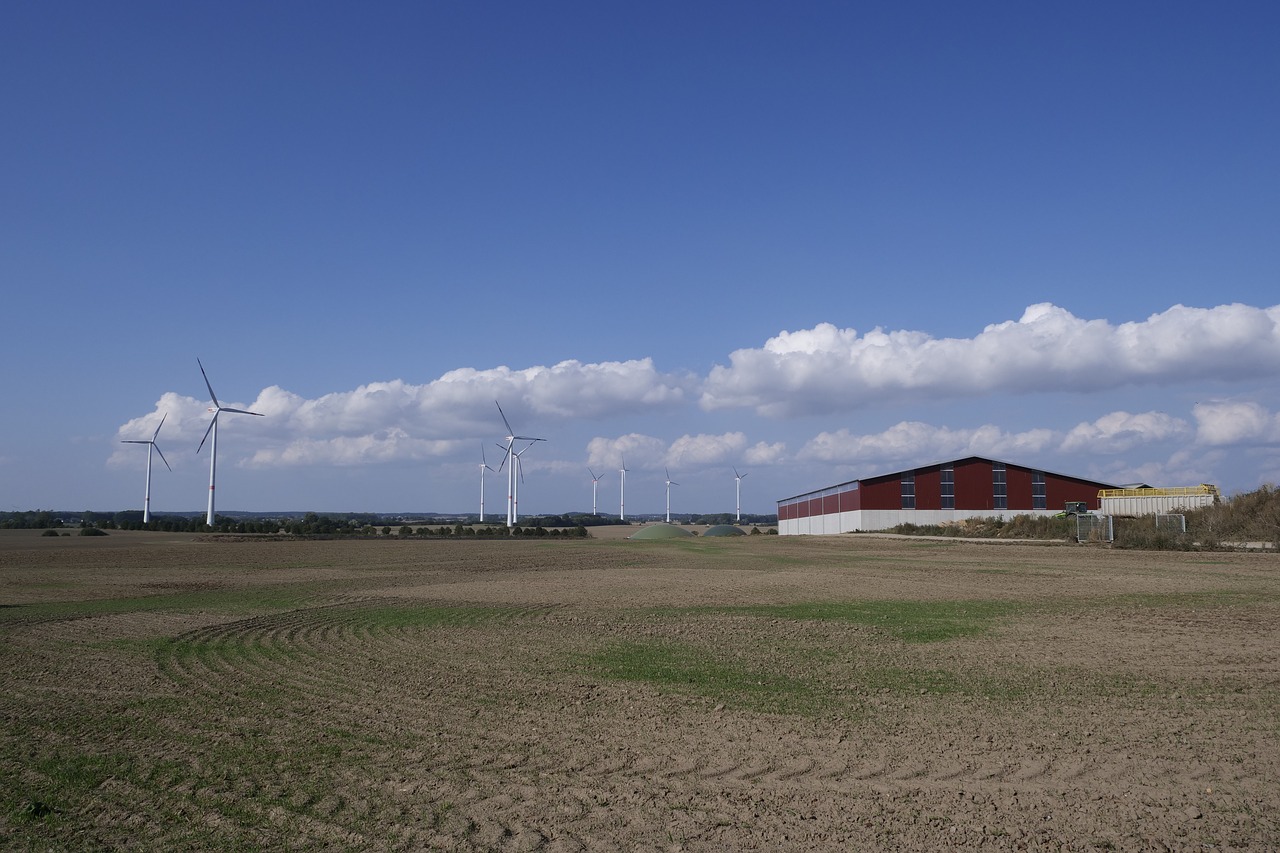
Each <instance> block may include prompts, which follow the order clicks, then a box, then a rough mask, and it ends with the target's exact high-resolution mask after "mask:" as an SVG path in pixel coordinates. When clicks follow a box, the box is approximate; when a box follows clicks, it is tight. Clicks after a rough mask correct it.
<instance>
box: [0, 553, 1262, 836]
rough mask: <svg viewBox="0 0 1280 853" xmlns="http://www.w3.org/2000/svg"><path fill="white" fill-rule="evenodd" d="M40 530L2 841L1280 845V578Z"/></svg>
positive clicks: (4, 598) (7, 661)
mask: <svg viewBox="0 0 1280 853" xmlns="http://www.w3.org/2000/svg"><path fill="white" fill-rule="evenodd" d="M37 533H38V532H36V531H0V663H2V664H3V666H2V668H0V719H2V720H3V727H2V729H0V798H2V801H0V807H2V809H3V812H2V813H0V847H3V848H5V849H67V850H71V849H76V850H83V849H114V848H131V849H178V848H197V849H229V848H240V849H282V848H289V849H359V850H424V849H427V850H429V849H439V850H502V851H508V850H510V851H515V850H542V851H577V850H590V851H595V850H626V851H649V850H654V851H657V850H664V851H665V850H686V851H718V850H768V851H801V850H805V851H808V850H874V849H893V850H969V849H974V850H977V849H982V850H1276V849H1280V737H1278V735H1280V713H1278V712H1280V641H1278V640H1277V638H1276V629H1277V626H1278V625H1280V618H1278V617H1280V558H1278V557H1277V556H1276V555H1274V554H1236V553H1220V554H1219V553H1214V554H1203V553H1200V554H1197V553H1136V552H1124V551H1113V550H1105V549H1098V548H1089V547H1081V546H1037V545H994V544H981V543H966V542H935V541H917V540H900V539H889V538H880V537H867V536H857V535H846V536H840V537H773V536H750V537H737V538H731V539H728V538H722V539H690V540H677V541H659V542H630V541H626V540H623V539H619V538H616V537H615V538H605V537H604V536H601V537H600V538H596V539H592V540H586V541H571V540H565V541H560V540H528V541H466V540H462V541H448V540H444V541H435V540H425V541H416V540H415V541H389V540H377V541H343V540H332V541H302V542H280V541H253V540H244V539H240V540H231V539H217V538H203V539H202V538H200V537H192V536H187V535H179V534H173V535H165V534H145V533H113V534H112V535H111V536H108V537H102V538H87V537H86V538H78V537H69V538H67V537H61V538H41V537H39V536H38V535H36V534H37ZM824 608H825V609H824ZM935 623H936V625H938V626H941V633H939V634H935V635H924V634H918V633H915V631H916V629H917V628H921V627H927V626H928V625H934V624H935Z"/></svg>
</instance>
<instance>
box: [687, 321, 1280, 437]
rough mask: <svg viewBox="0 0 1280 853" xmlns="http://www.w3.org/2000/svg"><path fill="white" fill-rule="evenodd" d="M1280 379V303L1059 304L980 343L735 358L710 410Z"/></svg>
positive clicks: (834, 406)
mask: <svg viewBox="0 0 1280 853" xmlns="http://www.w3.org/2000/svg"><path fill="white" fill-rule="evenodd" d="M1277 374H1280V306H1275V307H1272V308H1265V309H1264V308H1254V307H1251V306H1247V305H1238V304H1235V305H1221V306H1218V307H1216V308H1188V307H1185V306H1182V305H1175V306H1174V307H1172V308H1170V309H1169V310H1167V311H1165V312H1163V313H1161V314H1155V315H1152V316H1151V317H1149V318H1148V319H1147V320H1145V321H1143V322H1140V323H1122V324H1120V325H1118V326H1113V325H1112V324H1111V323H1109V322H1107V321H1105V320H1082V319H1080V318H1077V317H1075V316H1074V315H1072V314H1071V313H1070V312H1068V311H1066V310H1065V309H1062V308H1059V307H1057V306H1055V305H1052V304H1049V303H1041V304H1037V305H1032V306H1030V307H1028V308H1027V309H1026V311H1025V312H1023V315H1022V317H1021V318H1020V319H1018V320H1017V321H1007V322H1003V323H997V324H993V325H990V326H987V327H986V328H985V329H984V330H983V331H982V332H981V333H980V334H978V335H977V336H976V337H973V338H934V337H932V336H930V335H928V334H927V333H924V332H918V331H893V332H886V331H884V330H882V329H880V328H878V327H877V328H875V329H873V330H871V331H870V332H868V333H866V334H865V335H859V334H858V332H857V330H855V329H840V328H837V327H835V326H833V325H831V324H829V323H822V324H819V325H817V326H815V327H814V328H812V329H807V330H802V331H797V332H782V333H780V334H778V335H777V336H776V337H773V338H770V339H769V340H768V341H766V342H765V344H764V346H763V347H760V348H758V349H740V350H736V351H735V352H733V353H731V354H730V356H729V365H728V366H727V367H726V366H723V365H717V366H716V367H714V368H713V369H712V371H711V373H710V375H709V376H708V377H707V380H706V382H705V383H704V386H703V392H702V396H701V401H700V402H701V405H702V407H703V408H705V409H708V410H710V409H721V408H730V407H753V408H755V409H756V411H757V412H759V413H760V414H763V415H768V416H794V415H803V414H814V413H831V412H839V411H849V410H852V409H855V408H859V407H862V406H868V405H871V404H873V403H883V402H884V401H885V399H886V398H887V397H893V396H901V395H908V394H925V393H927V394H929V395H931V396H933V397H954V396H960V395H972V394H988V393H997V392H1005V393H1028V392H1033V391H1090V390H1098V389H1103V388H1117V387H1121V386H1124V385H1130V384H1162V383H1170V382H1181V381H1185V380H1188V379H1200V380H1204V379H1209V380H1218V381H1224V382H1225V381H1233V380H1238V379H1242V378H1256V377H1260V376H1274V375H1277Z"/></svg>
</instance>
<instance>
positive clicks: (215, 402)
mask: <svg viewBox="0 0 1280 853" xmlns="http://www.w3.org/2000/svg"><path fill="white" fill-rule="evenodd" d="M196 364H200V359H199V357H197V358H196ZM200 375H201V376H203V377H204V387H206V388H208V389H209V399H210V400H212V401H213V405H214V407H215V408H220V407H219V406H218V395H217V394H215V393H213V386H212V385H210V384H209V374H207V373H205V372H204V365H203V364H200ZM196 452H197V453H199V452H200V451H198V450H197V451H196Z"/></svg>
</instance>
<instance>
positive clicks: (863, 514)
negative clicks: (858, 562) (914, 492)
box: [778, 509, 1058, 536]
mask: <svg viewBox="0 0 1280 853" xmlns="http://www.w3.org/2000/svg"><path fill="white" fill-rule="evenodd" d="M1057 513H1058V511H1057V510H1051V509H1003V510H1002V509H864V510H859V511H857V512H840V513H834V512H833V513H828V514H827V515H811V516H808V517H807V518H789V519H786V520H784V521H779V522H778V534H779V535H780V536H805V535H809V536H819V535H827V534H836V533H853V532H856V531H876V530H888V529H890V528H892V527H897V526H898V525H899V524H946V523H948V522H957V521H964V520H965V519H967V518H999V519H1004V520H1007V519H1010V518H1013V517H1014V516H1015V515H1057Z"/></svg>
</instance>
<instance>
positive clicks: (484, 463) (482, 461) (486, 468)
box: [480, 441, 493, 524]
mask: <svg viewBox="0 0 1280 853" xmlns="http://www.w3.org/2000/svg"><path fill="white" fill-rule="evenodd" d="M492 470H493V469H492V468H490V467H489V463H488V462H487V461H485V458H484V442H483V441H482V442H480V523H481V524H484V472H485V471H492Z"/></svg>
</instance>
